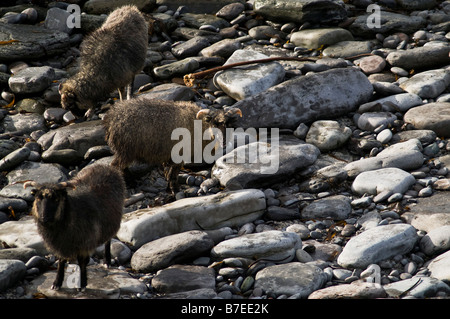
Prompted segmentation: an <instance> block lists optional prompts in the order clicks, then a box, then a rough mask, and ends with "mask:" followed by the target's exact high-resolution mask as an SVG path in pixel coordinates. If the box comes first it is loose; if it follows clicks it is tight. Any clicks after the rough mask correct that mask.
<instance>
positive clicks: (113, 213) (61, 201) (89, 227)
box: [24, 165, 125, 290]
mask: <svg viewBox="0 0 450 319" xmlns="http://www.w3.org/2000/svg"><path fill="white" fill-rule="evenodd" d="M29 186H33V187H34V189H33V190H32V193H33V194H34V195H35V200H34V203H33V207H32V210H31V212H32V215H33V217H34V219H35V221H36V224H37V227H38V232H39V234H40V235H41V236H42V238H43V239H44V243H45V245H46V247H47V248H48V249H49V251H51V252H52V253H54V254H55V256H56V257H57V258H58V259H59V263H58V270H57V275H56V279H55V281H54V283H53V285H52V289H56V290H57V289H59V288H60V287H61V285H62V283H63V280H64V266H65V264H66V262H67V261H70V260H78V264H79V266H80V272H81V275H80V279H81V290H84V289H85V288H86V285H87V272H86V265H87V264H88V262H89V258H90V256H91V254H92V253H93V251H94V250H95V248H97V247H98V246H100V245H102V244H105V263H106V265H108V266H109V265H110V264H111V251H110V243H111V238H112V237H113V236H115V234H116V233H117V231H118V230H119V227H120V222H121V219H122V211H123V204H124V197H125V182H124V181H123V177H122V174H121V172H119V171H118V170H117V169H115V168H113V167H110V166H106V165H91V166H87V167H86V168H84V169H82V170H81V171H80V172H79V173H78V175H77V176H76V177H75V178H73V179H72V180H70V181H68V182H61V183H58V184H42V185H39V184H37V183H36V182H33V181H28V182H26V183H25V184H24V188H26V187H29Z"/></svg>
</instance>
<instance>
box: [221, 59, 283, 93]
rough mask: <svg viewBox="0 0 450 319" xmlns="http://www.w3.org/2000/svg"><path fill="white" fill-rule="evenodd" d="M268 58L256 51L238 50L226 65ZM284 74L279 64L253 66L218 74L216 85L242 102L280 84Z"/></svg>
mask: <svg viewBox="0 0 450 319" xmlns="http://www.w3.org/2000/svg"><path fill="white" fill-rule="evenodd" d="M266 58H268V56H267V55H264V54H262V53H258V52H255V51H251V50H237V51H235V52H234V53H233V54H232V55H231V56H230V58H229V59H228V60H227V62H226V63H225V65H227V64H231V63H237V62H242V61H252V60H258V59H266ZM284 74H285V71H284V68H283V67H282V66H281V64H280V63H278V62H271V63H260V64H251V65H245V66H241V67H235V68H232V69H229V70H225V71H222V72H218V73H216V75H215V76H214V84H215V85H216V86H217V87H220V88H221V89H222V90H223V91H224V92H225V93H227V95H229V96H231V97H232V98H234V99H235V100H242V99H245V98H247V97H250V96H252V95H255V94H258V93H261V92H263V91H265V90H267V89H268V88H270V87H272V86H274V85H276V84H278V83H280V82H281V81H282V80H283V78H284Z"/></svg>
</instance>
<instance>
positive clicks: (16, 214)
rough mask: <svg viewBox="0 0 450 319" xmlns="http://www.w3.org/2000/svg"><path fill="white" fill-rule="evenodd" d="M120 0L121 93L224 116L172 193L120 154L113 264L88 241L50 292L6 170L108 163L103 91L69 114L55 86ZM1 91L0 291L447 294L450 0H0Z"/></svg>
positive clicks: (52, 266) (37, 174)
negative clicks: (137, 32) (134, 10)
mask: <svg viewBox="0 0 450 319" xmlns="http://www.w3.org/2000/svg"><path fill="white" fill-rule="evenodd" d="M30 2H32V3H30ZM124 4H134V5H136V6H137V7H138V8H139V10H141V12H143V14H144V16H145V18H146V20H147V22H148V25H149V30H148V34H149V43H148V50H147V58H146V62H145V67H144V70H143V71H142V72H141V73H140V74H137V75H136V76H135V79H134V84H133V92H134V98H136V97H142V98H149V99H164V100H170V101H192V102H195V103H197V104H198V105H199V106H201V107H202V108H216V109H220V108H229V107H234V108H239V109H240V110H241V111H242V117H241V118H239V120H238V121H237V122H236V124H235V125H234V128H233V129H232V130H231V131H232V134H231V137H232V139H230V140H229V141H227V143H228V144H227V152H228V153H226V154H225V155H223V156H221V157H218V158H217V159H216V160H215V161H214V163H211V164H204V165H185V166H184V168H183V169H182V171H181V172H180V174H179V176H178V182H179V183H180V191H179V192H178V193H177V194H176V195H175V200H172V201H168V200H167V198H168V196H169V193H168V192H167V181H166V180H165V178H164V173H163V170H162V168H161V167H151V166H149V165H147V164H146V163H135V164H133V166H132V167H130V172H131V174H132V175H131V176H132V181H129V180H127V198H126V201H125V206H124V210H123V218H122V222H121V227H120V229H119V231H118V233H117V236H116V237H115V238H114V239H113V241H112V247H111V254H112V257H113V258H114V262H113V265H112V266H111V267H110V268H108V269H106V268H104V267H103V265H102V258H103V255H104V250H103V248H102V247H99V248H98V249H97V251H96V252H95V254H94V255H92V257H91V259H90V262H89V265H88V278H89V282H88V286H87V289H86V291H85V292H79V291H78V290H77V289H76V288H77V285H78V282H77V280H78V279H77V278H78V272H79V270H77V265H76V262H74V263H71V264H70V265H69V266H68V267H67V269H66V281H65V282H64V284H63V287H62V288H61V289H60V290H57V291H56V290H52V289H50V287H51V285H52V282H53V280H54V278H55V276H56V266H57V261H56V258H55V256H54V255H53V254H52V253H51V252H49V251H48V250H47V248H46V246H45V245H44V242H43V240H42V238H41V237H40V235H39V234H38V232H37V227H36V224H35V222H34V220H33V218H32V216H30V209H31V205H32V203H33V200H34V196H33V195H32V193H31V191H30V189H24V188H23V182H24V181H29V180H32V181H36V182H39V183H44V182H55V183H56V182H62V181H66V180H69V179H70V178H72V177H73V176H75V175H76V174H77V172H78V171H79V170H81V169H82V168H83V167H85V166H87V165H96V164H99V163H103V164H109V163H111V161H112V159H113V155H114V154H113V151H112V150H111V149H110V148H109V147H108V145H107V143H106V141H105V130H104V127H103V125H102V119H103V117H104V115H105V113H106V112H107V110H108V109H109V108H110V107H112V106H113V104H114V103H115V102H116V101H118V99H119V94H118V92H117V91H116V92H111V95H110V97H109V98H108V99H107V100H105V101H102V103H99V105H98V107H97V109H96V112H95V115H94V116H93V117H92V118H90V119H88V120H86V119H77V118H76V117H75V116H74V115H73V114H72V113H71V112H70V111H67V110H65V109H63V108H62V107H61V97H60V94H59V92H58V86H59V84H60V83H61V82H63V81H65V80H66V79H68V78H69V77H71V76H72V75H73V74H75V73H76V72H77V70H78V67H79V62H80V44H81V43H82V41H83V39H84V38H85V37H86V35H88V34H89V33H90V32H92V31H93V30H95V29H97V28H98V27H100V26H101V25H102V23H103V22H104V21H105V19H106V17H107V15H108V13H110V12H111V11H112V10H114V9H115V8H117V7H119V6H121V5H124ZM68 21H69V22H70V23H68ZM267 58H277V59H274V60H273V61H270V62H266V63H252V64H247V65H241V66H235V67H231V68H225V69H223V70H220V71H217V72H213V73H211V74H210V75H209V76H207V77H202V78H200V77H195V75H196V74H200V72H202V71H207V70H209V69H212V68H215V67H220V66H227V65H231V64H233V63H239V62H243V61H252V60H259V59H267ZM186 75H193V77H191V79H192V81H191V82H189V83H188V81H186V79H187V77H185V76H186ZM0 92H1V96H0V171H1V174H0V299H43V298H48V299H78V298H80V299H81V298H82V299H86V298H88V299H225V300H229V299H233V300H246V301H248V300H268V299H431V298H432V299H448V298H450V1H441V0H422V1H414V0H397V1H394V0H353V1H352V0H348V1H340V0H321V1H318V0H299V1H288V0H276V1H269V0H250V1H244V0H241V1H232V0H218V1H207V0H197V1H194V0H130V1H107V0H89V1H82V0H68V1H65V2H63V1H55V2H53V1H25V0H23V1H21V0H6V1H2V3H1V4H0ZM193 120H194V119H193ZM154 138H155V139H158V138H159V137H158V136H154Z"/></svg>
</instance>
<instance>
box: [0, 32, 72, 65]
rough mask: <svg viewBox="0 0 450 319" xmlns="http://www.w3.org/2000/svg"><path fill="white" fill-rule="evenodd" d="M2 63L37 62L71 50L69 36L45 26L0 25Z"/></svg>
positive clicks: (0, 59)
mask: <svg viewBox="0 0 450 319" xmlns="http://www.w3.org/2000/svg"><path fill="white" fill-rule="evenodd" d="M0 41H9V43H5V44H3V45H0V61H17V60H30V59H33V60H37V59H42V58H47V57H50V56H53V55H56V54H60V53H63V52H65V51H67V50H68V49H69V48H70V44H69V35H68V34H67V33H65V32H60V31H56V30H49V29H46V28H44V26H39V25H26V24H6V23H0Z"/></svg>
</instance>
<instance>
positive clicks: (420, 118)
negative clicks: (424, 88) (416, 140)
mask: <svg viewBox="0 0 450 319" xmlns="http://www.w3.org/2000/svg"><path fill="white" fill-rule="evenodd" d="M403 119H404V121H405V122H406V123H410V124H412V125H413V126H414V128H415V129H417V130H431V131H433V132H435V133H436V135H437V136H438V137H450V103H448V102H435V103H428V104H424V105H420V106H416V107H413V108H412V109H410V110H408V112H406V113H405V115H404V117H403Z"/></svg>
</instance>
